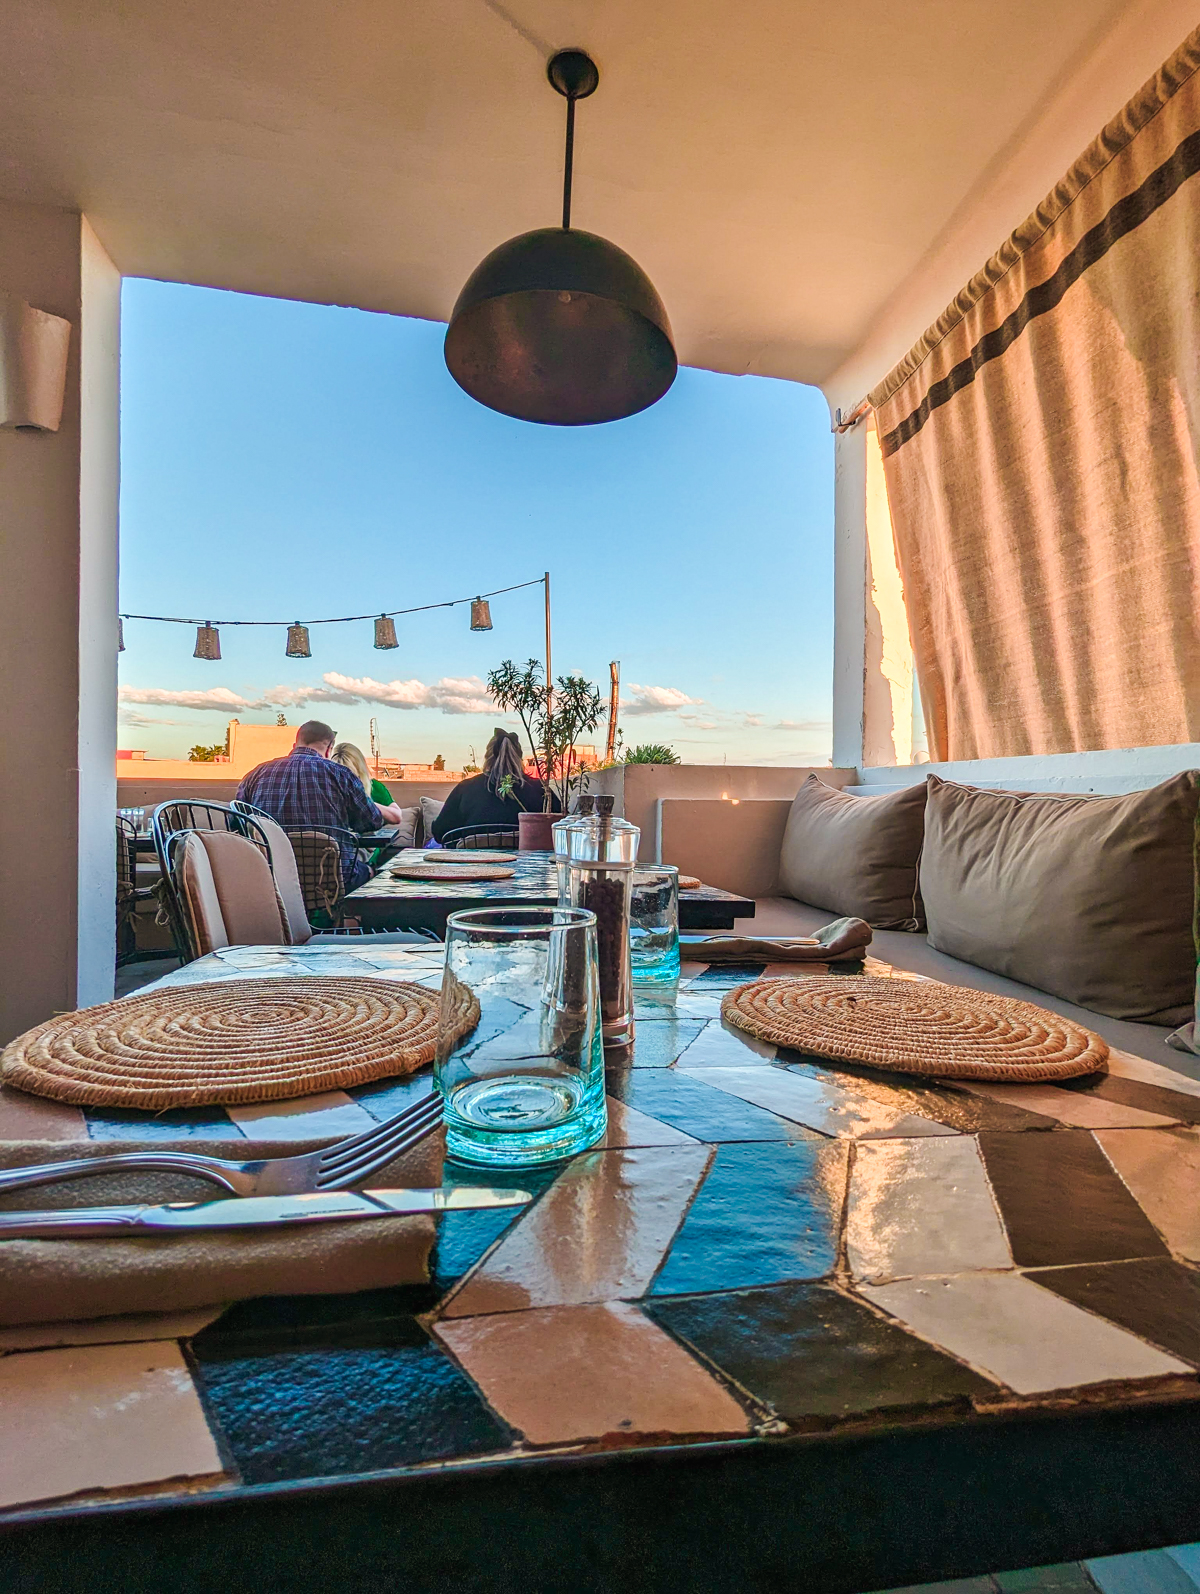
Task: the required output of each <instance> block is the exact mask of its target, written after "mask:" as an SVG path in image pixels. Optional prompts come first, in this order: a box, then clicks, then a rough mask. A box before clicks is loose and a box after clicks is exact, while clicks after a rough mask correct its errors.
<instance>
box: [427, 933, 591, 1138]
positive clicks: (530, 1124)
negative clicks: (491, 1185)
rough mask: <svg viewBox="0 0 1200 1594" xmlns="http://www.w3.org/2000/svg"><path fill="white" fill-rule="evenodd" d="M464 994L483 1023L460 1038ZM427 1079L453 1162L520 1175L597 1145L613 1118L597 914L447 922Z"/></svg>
mask: <svg viewBox="0 0 1200 1594" xmlns="http://www.w3.org/2000/svg"><path fill="white" fill-rule="evenodd" d="M463 987H466V992H465V993H464V990H463ZM467 993H470V994H471V995H473V996H474V997H475V999H476V1000H477V1001H478V1003H479V1022H478V1023H477V1024H476V1025H475V1026H474V1028H473V1029H471V1030H470V1031H469V1032H468V1033H467V1034H465V1035H461V1036H460V1035H459V1033H458V1030H459V1029H460V1028H461V1022H460V1018H459V1015H460V1014H461V1012H462V1008H463V1001H464V996H466V997H467V1000H468V1001H469V996H467ZM434 1079H435V1082H436V1084H437V1088H438V1090H439V1091H440V1092H441V1094H442V1099H443V1102H444V1104H445V1117H446V1151H447V1155H449V1156H451V1157H454V1158H456V1159H457V1160H458V1161H461V1162H470V1163H478V1164H482V1165H485V1166H491V1167H496V1166H501V1167H507V1168H523V1167H529V1166H531V1165H533V1164H536V1163H542V1162H556V1161H558V1160H559V1159H560V1158H562V1157H570V1156H573V1155H574V1154H575V1153H576V1152H577V1151H586V1150H587V1148H588V1147H589V1146H593V1145H595V1143H596V1141H597V1140H599V1139H600V1138H601V1137H602V1136H603V1134H604V1132H605V1129H606V1127H607V1123H608V1117H607V1112H606V1108H605V1100H604V1047H603V1043H602V1039H601V1031H600V987H599V975H598V969H597V961H596V916H595V914H594V913H588V912H584V911H582V910H581V909H578V908H478V909H473V910H472V911H470V912H466V913H452V914H451V915H450V917H449V918H448V919H447V921H446V972H445V974H444V976H443V979H442V1006H441V1020H440V1023H439V1027H438V1048H437V1056H436V1058H435V1061H434Z"/></svg>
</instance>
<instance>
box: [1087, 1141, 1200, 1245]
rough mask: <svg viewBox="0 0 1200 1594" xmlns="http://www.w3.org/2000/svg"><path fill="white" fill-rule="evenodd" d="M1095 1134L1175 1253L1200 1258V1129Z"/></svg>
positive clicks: (1109, 1158)
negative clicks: (1198, 1131)
mask: <svg viewBox="0 0 1200 1594" xmlns="http://www.w3.org/2000/svg"><path fill="white" fill-rule="evenodd" d="M1095 1138H1096V1139H1097V1140H1098V1141H1099V1143H1100V1146H1101V1148H1102V1150H1103V1152H1104V1155H1105V1156H1106V1157H1107V1158H1108V1160H1109V1162H1111V1163H1112V1165H1113V1167H1114V1168H1115V1169H1116V1170H1117V1172H1118V1173H1119V1174H1120V1176H1121V1178H1122V1180H1123V1181H1124V1183H1125V1184H1126V1185H1127V1186H1128V1187H1129V1189H1130V1190H1131V1191H1132V1192H1133V1194H1134V1197H1135V1198H1136V1200H1137V1203H1138V1205H1139V1206H1140V1207H1141V1209H1142V1211H1143V1212H1144V1213H1145V1214H1146V1216H1147V1217H1148V1218H1149V1219H1150V1221H1151V1223H1153V1224H1154V1227H1155V1228H1156V1229H1157V1230H1158V1232H1159V1233H1160V1234H1161V1235H1162V1236H1163V1238H1164V1239H1165V1240H1166V1242H1167V1244H1168V1245H1169V1246H1170V1247H1171V1249H1172V1251H1174V1252H1175V1253H1176V1254H1177V1255H1179V1256H1183V1257H1186V1258H1187V1259H1188V1261H1189V1262H1200V1133H1197V1131H1195V1130H1193V1129H1172V1130H1167V1131H1165V1132H1164V1131H1163V1130H1160V1129H1113V1130H1103V1129H1102V1130H1100V1131H1099V1132H1098V1133H1097V1134H1096V1137H1095Z"/></svg>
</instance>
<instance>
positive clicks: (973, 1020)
mask: <svg viewBox="0 0 1200 1594" xmlns="http://www.w3.org/2000/svg"><path fill="white" fill-rule="evenodd" d="M721 1012H722V1015H723V1016H724V1017H725V1018H726V1019H727V1020H728V1022H729V1023H730V1024H733V1025H735V1026H736V1027H737V1028H738V1029H743V1030H745V1031H746V1032H747V1033H748V1034H750V1035H756V1036H757V1037H758V1038H759V1040H764V1041H773V1042H774V1043H775V1045H777V1046H791V1047H794V1048H795V1049H796V1050H797V1051H803V1052H812V1053H814V1054H815V1055H816V1056H818V1057H828V1058H830V1059H832V1060H834V1061H838V1062H854V1063H869V1064H870V1065H871V1066H872V1067H874V1068H885V1069H894V1070H895V1071H896V1072H898V1073H903V1074H931V1075H937V1076H939V1077H941V1078H944V1079H994V1080H1008V1081H1010V1082H1018V1083H1019V1082H1021V1081H1032V1080H1043V1081H1044V1080H1050V1079H1070V1078H1072V1077H1073V1076H1074V1075H1076V1074H1090V1073H1094V1072H1095V1070H1096V1069H1098V1068H1100V1067H1102V1066H1103V1064H1104V1062H1105V1060H1106V1059H1107V1057H1108V1046H1107V1044H1106V1043H1105V1042H1104V1041H1102V1040H1101V1039H1100V1037H1099V1036H1098V1035H1093V1034H1092V1032H1091V1030H1087V1029H1084V1028H1083V1027H1082V1026H1081V1025H1079V1024H1073V1023H1072V1022H1071V1020H1070V1019H1068V1018H1060V1017H1059V1016H1058V1014H1057V1013H1049V1012H1047V1011H1046V1009H1045V1008H1043V1007H1035V1006H1034V1005H1033V1003H1032V1002H1021V1001H1018V1000H1017V999H1016V998H1015V997H1011V996H994V995H992V993H991V992H989V991H972V990H968V989H966V988H965V987H964V986H960V985H943V984H941V983H940V982H939V981H937V980H893V979H885V978H883V977H881V976H879V975H875V974H860V975H825V976H820V975H817V976H814V977H813V978H812V979H774V980H756V981H755V982H754V983H753V984H752V985H740V986H738V987H737V988H736V989H735V990H732V991H730V992H729V993H728V994H727V995H726V996H725V997H724V999H723V1000H722V1002H721Z"/></svg>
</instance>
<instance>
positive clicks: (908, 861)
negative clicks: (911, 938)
mask: <svg viewBox="0 0 1200 1594" xmlns="http://www.w3.org/2000/svg"><path fill="white" fill-rule="evenodd" d="M924 814H925V788H924V786H910V787H907V788H906V789H905V790H904V791H897V792H888V793H886V794H885V795H884V796H881V797H851V796H848V795H847V794H846V793H845V792H840V791H835V790H834V788H833V787H832V786H826V785H825V783H824V782H823V781H821V780H818V779H817V777H816V776H815V775H810V776H809V777H808V779H807V780H806V781H805V782H804V784H803V786H801V788H800V790H799V791H798V792H797V793H796V797H795V801H794V802H793V803H792V811H791V813H790V814H789V815H788V821H787V827H786V829H785V830H784V833H783V847H782V848H781V850H780V854H779V884H780V889H781V891H783V892H784V893H785V894H786V895H787V896H789V897H795V898H796V900H797V901H798V902H808V903H811V904H812V906H813V907H814V908H828V909H829V910H830V912H831V913H841V914H847V915H851V916H853V917H854V918H858V919H865V920H866V921H867V923H868V924H869V925H871V926H872V927H873V928H874V929H876V930H919V929H920V928H921V924H922V922H923V916H922V912H921V897H920V893H919V891H918V889H917V863H918V860H919V859H920V856H921V837H922V834H923V828H924Z"/></svg>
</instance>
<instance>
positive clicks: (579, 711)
mask: <svg viewBox="0 0 1200 1594" xmlns="http://www.w3.org/2000/svg"><path fill="white" fill-rule="evenodd" d="M488 691H489V692H490V693H491V694H492V697H493V699H494V700H495V703H496V706H497V708H500V709H502V710H504V711H506V712H508V713H514V714H516V715H517V716H518V717H519V718H520V721H521V724H522V725H523V726H524V728H525V735H526V737H527V738H528V741H529V745H530V748H531V750H532V753H533V761H534V764H535V766H536V768H537V774H538V779H539V780H540V781H541V783H542V792H543V800H542V812H541V813H540V814H531V813H529V812H527V811H526V812H522V813H521V814H519V815H518V816H517V823H518V828H519V830H520V835H521V847H522V849H523V850H524V851H537V852H550V851H551V850H552V848H553V838H552V836H551V834H550V826H551V825H552V824H553V822H554V817H555V816H554V813H553V801H554V798H555V797H557V798H558V801H559V804H560V806H561V808H562V812H563V813H567V812H568V811H569V809H570V806H571V795H572V793H573V792H574V791H575V790H577V789H578V788H579V787H580V786H581V785H582V784H583V783H584V781H585V780H586V773H585V771H584V770H583V769H582V768H580V765H579V759H578V757H577V755H576V752H575V744H576V742H577V741H578V740H579V738H580V737H581V736H585V735H586V734H587V733H588V732H589V731H594V730H595V728H596V726H597V725H598V724H599V723H600V714H601V703H600V693H599V691H598V690H597V688H596V687H595V686H593V685H592V683H591V682H590V681H585V680H584V678H583V676H582V675H560V676H559V677H558V680H557V682H556V683H555V690H554V691H553V693H549V692H547V690H546V682H545V677H544V673H543V670H542V666H541V664H540V663H539V662H538V660H537V659H528V660H527V661H526V663H525V666H524V668H523V669H518V667H517V665H516V664H515V663H514V662H513V661H512V659H505V661H504V662H503V664H501V665H500V667H499V669H496V670H492V671H491V672H490V673H489V675H488ZM501 784H502V785H503V782H502V783H501ZM501 795H503V796H506V797H507V796H516V795H517V794H516V793H515V792H514V791H512V790H511V786H510V789H509V791H507V792H502V793H501ZM517 800H518V801H520V798H519V797H518V799H517ZM522 807H523V808H524V804H522Z"/></svg>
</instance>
